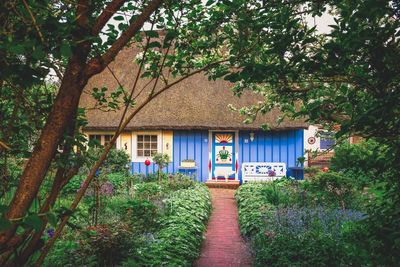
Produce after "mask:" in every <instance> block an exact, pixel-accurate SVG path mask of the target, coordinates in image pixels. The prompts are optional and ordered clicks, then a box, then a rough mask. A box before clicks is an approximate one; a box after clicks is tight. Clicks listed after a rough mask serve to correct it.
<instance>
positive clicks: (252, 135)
mask: <svg viewBox="0 0 400 267" xmlns="http://www.w3.org/2000/svg"><path fill="white" fill-rule="evenodd" d="M249 137H250V142H253V141H254V133H250V134H249Z"/></svg>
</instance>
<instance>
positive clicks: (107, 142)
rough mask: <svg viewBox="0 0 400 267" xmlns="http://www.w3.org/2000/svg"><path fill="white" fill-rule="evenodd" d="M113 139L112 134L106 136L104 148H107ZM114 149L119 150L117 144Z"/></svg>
mask: <svg viewBox="0 0 400 267" xmlns="http://www.w3.org/2000/svg"><path fill="white" fill-rule="evenodd" d="M112 138H113V135H112V134H106V135H104V146H107V145H108V144H109V143H110V142H111V139H112ZM113 148H117V143H116V142H115V143H114V145H113Z"/></svg>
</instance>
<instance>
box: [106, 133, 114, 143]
mask: <svg viewBox="0 0 400 267" xmlns="http://www.w3.org/2000/svg"><path fill="white" fill-rule="evenodd" d="M112 137H113V136H112V135H110V134H106V135H105V136H104V141H105V142H109V141H111V139H112Z"/></svg>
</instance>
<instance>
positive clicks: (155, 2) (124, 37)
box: [84, 0, 163, 77]
mask: <svg viewBox="0 0 400 267" xmlns="http://www.w3.org/2000/svg"><path fill="white" fill-rule="evenodd" d="M162 2H163V0H152V1H151V2H150V3H149V4H148V6H147V7H146V8H144V9H143V11H142V13H141V14H140V15H139V16H138V17H137V18H136V19H135V21H134V22H132V24H131V25H130V26H129V27H128V28H127V29H126V30H125V31H124V32H123V33H122V34H121V36H120V37H119V38H118V39H117V40H116V41H115V42H114V43H113V44H112V45H111V47H110V48H109V49H108V50H107V51H106V52H105V53H104V54H103V55H102V56H101V57H95V58H93V59H92V60H90V61H89V62H88V64H87V66H86V68H85V70H84V72H85V75H86V76H87V77H91V76H93V75H95V74H97V73H100V72H101V71H103V70H104V69H105V67H106V66H107V65H108V64H110V62H111V61H113V60H114V58H115V56H116V55H117V54H118V52H119V51H121V49H122V48H123V47H124V46H125V45H126V44H127V43H128V42H129V41H130V40H131V38H132V37H133V36H134V35H135V34H136V33H137V32H138V31H139V30H140V29H141V28H142V27H143V24H144V23H145V22H146V20H148V19H149V17H150V15H151V14H153V12H154V11H155V10H156V9H158V7H159V6H160V5H161V3H162Z"/></svg>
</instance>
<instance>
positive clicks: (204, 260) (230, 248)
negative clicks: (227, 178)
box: [195, 188, 251, 267]
mask: <svg viewBox="0 0 400 267" xmlns="http://www.w3.org/2000/svg"><path fill="white" fill-rule="evenodd" d="M210 191H211V195H212V204H213V208H214V210H213V213H212V214H211V218H210V221H209V222H208V226H207V232H206V239H205V240H204V242H203V248H202V251H201V255H200V258H199V259H198V260H197V261H196V263H195V266H197V267H214V266H215V267H236V266H240V267H242V266H251V256H250V253H249V250H248V248H247V246H246V244H245V243H244V241H243V239H242V237H241V236H240V232H239V224H238V213H237V207H236V202H235V199H234V196H233V195H234V192H235V191H234V190H229V189H218V188H210Z"/></svg>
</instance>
